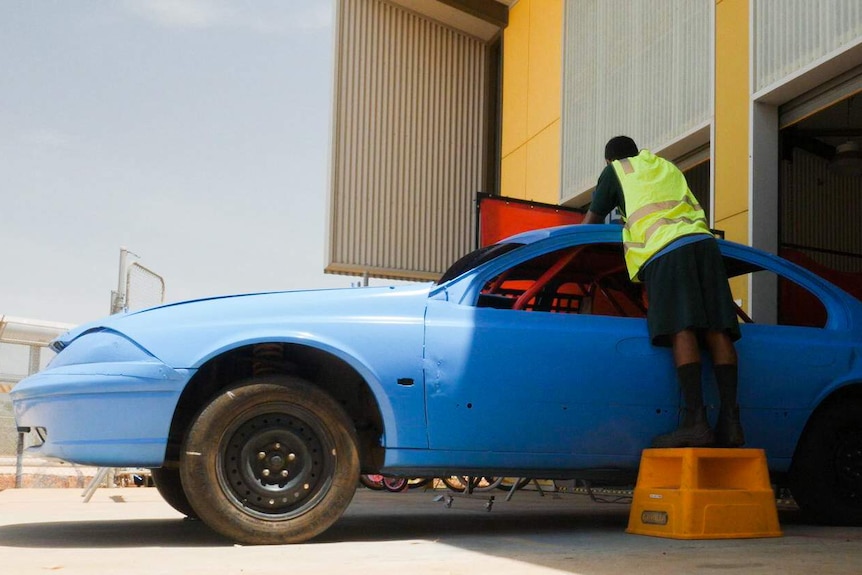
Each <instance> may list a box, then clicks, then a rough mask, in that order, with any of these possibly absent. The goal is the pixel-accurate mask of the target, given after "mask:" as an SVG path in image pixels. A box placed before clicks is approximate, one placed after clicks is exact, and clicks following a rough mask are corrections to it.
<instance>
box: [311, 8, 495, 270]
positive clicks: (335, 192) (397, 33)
mask: <svg viewBox="0 0 862 575" xmlns="http://www.w3.org/2000/svg"><path fill="white" fill-rule="evenodd" d="M336 6H337V10H338V11H337V20H336V21H337V28H336V44H335V60H336V70H335V89H334V97H333V99H334V110H333V149H332V161H331V170H332V172H331V173H332V176H331V177H332V179H331V184H330V186H331V189H330V230H331V231H330V245H329V249H328V254H329V262H328V265H327V267H326V271H327V272H330V273H343V274H353V275H363V274H368V275H369V276H373V277H387V278H397V279H437V278H438V277H439V276H440V274H442V272H443V271H445V269H446V268H447V267H448V266H449V264H450V263H451V262H453V261H455V260H456V259H457V258H459V257H461V256H462V255H464V254H465V253H467V252H469V251H470V250H472V249H473V248H474V244H475V235H476V232H475V216H476V213H475V198H476V193H477V192H482V191H485V189H484V185H485V180H484V178H485V174H486V173H487V171H486V166H487V165H488V162H489V161H492V157H493V156H490V153H491V151H490V150H488V146H487V140H486V129H487V123H488V122H489V121H490V119H489V118H488V117H487V113H486V110H487V108H488V106H487V98H488V97H489V95H488V94H487V90H488V83H487V75H488V69H489V62H488V57H487V56H488V45H487V43H486V42H485V41H483V40H482V39H480V38H477V37H475V36H471V35H470V34H467V33H464V32H462V31H459V30H457V29H455V28H453V27H451V26H447V25H445V24H443V23H440V22H437V21H434V20H431V19H429V18H427V17H424V16H423V15H421V14H418V13H416V12H413V11H410V10H407V9H404V8H403V7H401V6H399V5H395V4H391V3H389V2H385V1H383V0H363V1H361V2H360V1H353V0H339V1H338V2H337V3H336Z"/></svg>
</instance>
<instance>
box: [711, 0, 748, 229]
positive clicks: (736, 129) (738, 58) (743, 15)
mask: <svg viewBox="0 0 862 575" xmlns="http://www.w3.org/2000/svg"><path fill="white" fill-rule="evenodd" d="M748 3H749V0H716V3H715V142H714V150H715V152H714V153H715V159H714V163H713V170H714V175H715V188H714V189H715V210H714V214H715V221H716V224H717V223H718V222H719V221H721V220H724V219H726V218H729V217H732V216H733V217H737V215H738V214H741V213H743V212H744V213H745V216H746V226H745V227H746V230H747V218H748V186H749V167H748V148H749V129H750V128H749V111H750V107H751V102H750V88H749V6H748ZM745 236H746V239H747V236H748V233H747V231H746V234H745ZM731 239H735V240H736V238H731ZM736 241H739V240H736Z"/></svg>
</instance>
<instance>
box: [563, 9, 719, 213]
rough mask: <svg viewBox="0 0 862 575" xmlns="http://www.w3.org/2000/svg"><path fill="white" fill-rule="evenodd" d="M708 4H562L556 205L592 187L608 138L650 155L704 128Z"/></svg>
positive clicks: (709, 33)
mask: <svg viewBox="0 0 862 575" xmlns="http://www.w3.org/2000/svg"><path fill="white" fill-rule="evenodd" d="M713 1H714V0H662V1H661V2H655V1H647V0H634V1H632V0H566V3H565V16H564V29H563V130H562V131H563V134H562V140H563V144H562V145H563V156H562V186H561V188H560V190H561V192H560V202H561V203H563V202H567V201H569V200H571V199H572V198H577V197H578V196H579V195H582V194H583V192H584V191H585V190H589V189H590V188H592V187H593V186H594V185H595V180H596V177H597V176H598V174H599V172H600V171H601V169H602V167H603V166H604V161H603V159H602V155H603V152H604V147H605V142H607V140H608V139H609V138H611V137H613V136H617V135H619V134H627V135H630V136H631V137H633V138H634V139H635V141H636V142H637V143H638V145H639V146H641V147H651V148H655V147H659V146H662V145H665V144H668V143H669V142H671V141H673V140H675V139H677V138H679V137H680V136H682V135H684V134H685V133H687V132H689V131H691V130H692V129H694V128H697V127H700V126H702V125H703V124H705V123H708V122H709V121H710V118H711V108H710V106H711V103H710V93H709V87H710V44H711V38H712V29H711V3H712V2H713ZM588 200H589V198H587V201H588ZM579 203H580V202H579Z"/></svg>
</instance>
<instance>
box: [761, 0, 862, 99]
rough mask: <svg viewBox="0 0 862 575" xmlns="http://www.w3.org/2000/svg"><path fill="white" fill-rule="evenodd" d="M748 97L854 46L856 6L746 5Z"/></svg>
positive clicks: (794, 1)
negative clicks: (750, 62)
mask: <svg viewBox="0 0 862 575" xmlns="http://www.w3.org/2000/svg"><path fill="white" fill-rule="evenodd" d="M752 1H753V3H754V5H753V7H754V38H755V41H754V83H755V88H754V91H755V92H758V91H760V90H762V89H764V88H767V87H768V86H771V85H773V84H776V83H780V82H782V81H783V80H784V79H785V78H787V77H788V76H790V75H791V74H793V73H795V72H797V71H799V70H801V69H803V68H805V67H806V66H808V65H809V64H812V63H813V62H815V61H816V60H818V59H820V58H822V57H824V56H828V55H829V54H831V53H833V52H836V51H839V50H840V49H841V48H843V47H848V46H849V45H852V44H857V43H858V42H859V37H860V35H862V2H860V1H859V0H752Z"/></svg>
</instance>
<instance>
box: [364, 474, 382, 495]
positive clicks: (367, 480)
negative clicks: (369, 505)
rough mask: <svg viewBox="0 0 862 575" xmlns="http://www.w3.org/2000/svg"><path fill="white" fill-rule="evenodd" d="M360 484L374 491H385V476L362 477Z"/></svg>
mask: <svg viewBox="0 0 862 575" xmlns="http://www.w3.org/2000/svg"><path fill="white" fill-rule="evenodd" d="M359 483H361V484H362V485H364V486H365V487H367V488H368V489H372V490H374V491H383V476H382V475H375V474H371V475H360V476H359Z"/></svg>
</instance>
